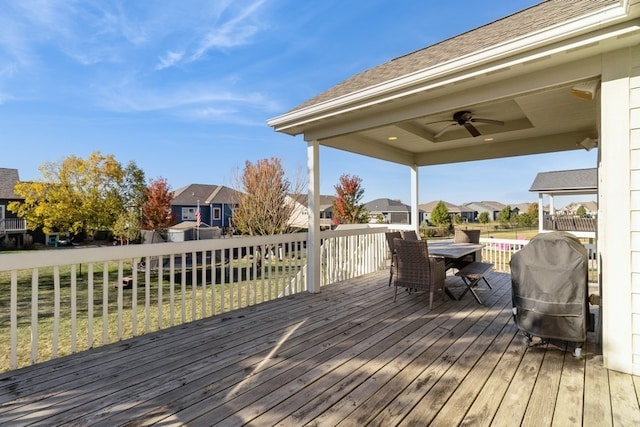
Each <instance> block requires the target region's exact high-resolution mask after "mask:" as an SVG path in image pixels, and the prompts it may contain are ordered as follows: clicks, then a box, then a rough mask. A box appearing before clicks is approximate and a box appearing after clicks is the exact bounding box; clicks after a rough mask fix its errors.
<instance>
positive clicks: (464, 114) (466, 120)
mask: <svg viewBox="0 0 640 427" xmlns="http://www.w3.org/2000/svg"><path fill="white" fill-rule="evenodd" d="M444 121H447V122H448V121H451V122H453V123H450V124H448V125H447V126H446V127H445V128H443V129H442V130H441V131H439V132H438V133H436V134H435V135H433V138H434V139H438V138H440V137H441V136H442V135H444V134H445V133H446V132H447V131H448V130H450V129H451V126H464V128H465V129H466V130H467V131H468V132H469V133H470V134H471V136H473V137H476V136H480V135H481V134H480V131H478V129H476V127H475V126H474V125H473V123H487V124H491V125H500V126H502V125H504V122H503V121H501V120H492V119H476V118H474V117H473V114H471V111H458V112H456V113H454V114H453V119H452V120H444ZM435 123H438V122H435Z"/></svg>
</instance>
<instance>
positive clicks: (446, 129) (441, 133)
mask: <svg viewBox="0 0 640 427" xmlns="http://www.w3.org/2000/svg"><path fill="white" fill-rule="evenodd" d="M456 124H457V123H451V124H448V125H447V126H445V127H444V128H442V130H441V131H440V132H438V133H436V134H435V135H433V139H438V138H440V137H441V136H442V135H444V134H445V133H446V132H447V131H448V130H449V129H451V126H456Z"/></svg>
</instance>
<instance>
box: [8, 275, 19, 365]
mask: <svg viewBox="0 0 640 427" xmlns="http://www.w3.org/2000/svg"><path fill="white" fill-rule="evenodd" d="M9 292H10V293H11V296H10V297H9V298H10V303H9V304H10V306H11V308H10V311H11V313H10V317H11V322H10V323H11V356H10V359H11V362H10V364H11V369H16V368H17V367H18V271H17V270H11V286H10V291H9Z"/></svg>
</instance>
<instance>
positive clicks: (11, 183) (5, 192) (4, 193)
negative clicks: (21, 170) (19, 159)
mask: <svg viewBox="0 0 640 427" xmlns="http://www.w3.org/2000/svg"><path fill="white" fill-rule="evenodd" d="M19 180H20V178H19V176H18V169H8V168H0V199H6V200H20V199H21V197H19V196H18V195H17V194H16V193H14V192H13V189H14V188H15V186H16V183H17V182H18V181H19Z"/></svg>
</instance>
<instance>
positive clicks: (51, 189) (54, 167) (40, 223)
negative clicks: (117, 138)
mask: <svg viewBox="0 0 640 427" xmlns="http://www.w3.org/2000/svg"><path fill="white" fill-rule="evenodd" d="M39 169H40V172H41V173H42V175H43V180H42V181H40V182H19V183H18V184H17V185H16V187H15V189H14V191H15V192H16V194H17V195H19V196H21V197H22V198H23V199H24V202H13V203H11V204H10V205H9V209H10V210H11V211H12V212H15V213H16V214H18V215H19V216H21V217H24V218H26V219H27V222H28V224H29V228H30V229H36V228H38V227H42V228H43V231H44V232H45V233H49V232H51V231H60V232H68V233H71V234H79V233H81V232H86V233H87V236H88V237H89V238H93V237H94V235H95V233H96V232H97V231H99V230H110V229H111V228H112V226H113V224H114V223H115V221H116V220H117V218H118V217H119V215H120V214H121V213H122V212H124V211H125V210H126V206H127V203H129V202H131V201H132V200H134V198H135V196H134V195H135V193H136V189H137V188H139V185H140V182H142V183H143V185H144V173H143V172H142V171H141V170H140V169H138V168H137V166H135V163H133V162H131V163H129V165H128V166H127V168H123V167H122V165H121V164H120V163H119V162H118V161H116V159H115V157H114V156H113V155H102V154H101V153H100V152H99V151H96V152H94V153H92V154H91V155H89V157H87V158H86V159H83V158H80V157H77V156H74V155H72V156H68V157H66V158H64V159H63V160H61V161H59V162H48V163H45V164H43V165H42V166H40V168H39Z"/></svg>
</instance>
